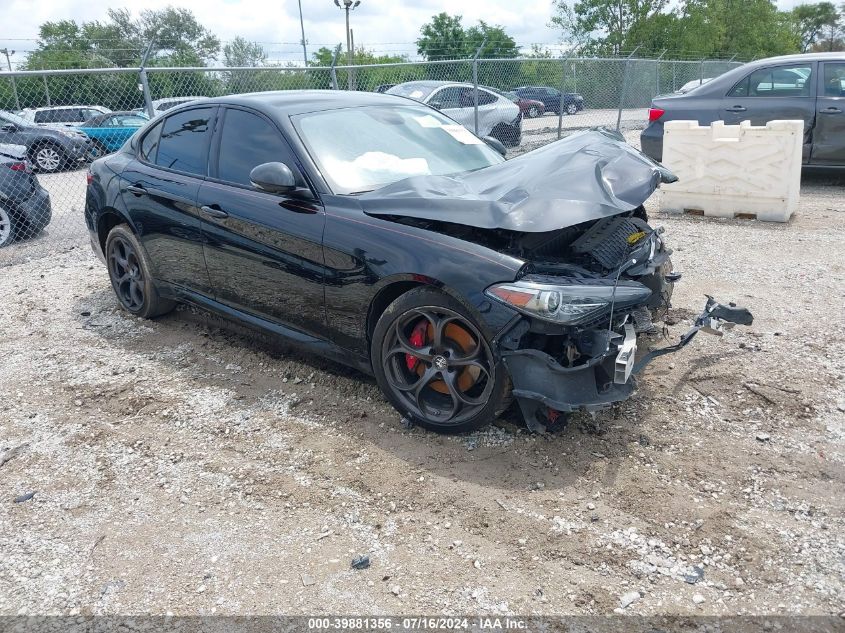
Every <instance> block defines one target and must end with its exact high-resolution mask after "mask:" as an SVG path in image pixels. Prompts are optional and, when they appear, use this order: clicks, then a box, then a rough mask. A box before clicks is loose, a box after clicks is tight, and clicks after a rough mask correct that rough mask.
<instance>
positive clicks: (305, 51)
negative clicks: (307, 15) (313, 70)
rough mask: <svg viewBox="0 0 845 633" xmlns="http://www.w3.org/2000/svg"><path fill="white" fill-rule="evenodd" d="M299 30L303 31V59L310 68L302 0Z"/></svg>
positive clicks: (300, 1)
mask: <svg viewBox="0 0 845 633" xmlns="http://www.w3.org/2000/svg"><path fill="white" fill-rule="evenodd" d="M299 28H300V29H301V30H302V59H303V61H304V62H305V67H306V68H307V67H308V49H307V48H306V43H305V22H303V21H302V0H299Z"/></svg>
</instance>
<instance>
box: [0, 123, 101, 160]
mask: <svg viewBox="0 0 845 633" xmlns="http://www.w3.org/2000/svg"><path fill="white" fill-rule="evenodd" d="M0 143H10V144H13V145H23V146H25V147H26V150H27V156H28V157H29V161H30V163H32V165H33V167H35V168H36V169H37V170H38V171H43V172H55V171H59V170H61V169H63V168H65V167H73V166H74V165H76V164H77V163H79V162H81V161H84V160H85V158H86V157H87V156H88V152H89V151H90V147H91V144H90V141H89V140H88V137H87V136H85V134H83V133H82V132H78V131H77V130H72V129H56V128H50V127H41V126H38V125H35V124H34V123H29V122H28V121H26V120H25V119H23V118H21V117H19V116H18V115H16V114H12V113H11V112H5V111H2V110H0Z"/></svg>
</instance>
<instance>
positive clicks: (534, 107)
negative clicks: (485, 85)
mask: <svg viewBox="0 0 845 633" xmlns="http://www.w3.org/2000/svg"><path fill="white" fill-rule="evenodd" d="M490 90H494V91H495V92H498V93H499V94H501V95H503V96H505V97H507V98H508V99H510V100H511V101H513V102H514V103H515V104H516V105H517V107H518V108H519V111H520V112H521V113H522V116H523V117H525V118H526V119H536V118H537V117H540V116H543V115H544V114H545V113H546V104H545V103H543V102H542V101H536V100H535V99H523V98H522V97H520V96H519V95H518V94H516V93H515V92H502V91H500V90H496V89H495V88H490Z"/></svg>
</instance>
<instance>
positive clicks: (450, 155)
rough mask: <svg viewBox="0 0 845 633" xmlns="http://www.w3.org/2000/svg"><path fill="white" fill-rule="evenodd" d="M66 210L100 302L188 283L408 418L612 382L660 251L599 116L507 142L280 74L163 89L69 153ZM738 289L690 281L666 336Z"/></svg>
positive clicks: (662, 283)
mask: <svg viewBox="0 0 845 633" xmlns="http://www.w3.org/2000/svg"><path fill="white" fill-rule="evenodd" d="M90 170H91V173H90V175H89V185H88V190H87V198H86V206H85V220H86V223H87V225H88V229H89V231H90V238H91V244H92V247H93V249H94V251H95V252H96V253H97V254H98V255H99V256H100V257H101V258H102V259H103V261H104V262H105V263H106V265H107V268H108V272H109V276H110V278H111V283H112V287H113V289H114V291H115V293H116V295H117V298H118V300H119V302H120V304H121V305H122V306H123V308H125V309H126V310H127V311H129V312H130V313H132V314H135V315H138V316H141V317H154V316H157V315H160V314H164V313H165V312H168V311H169V310H172V309H173V307H174V305H175V302H177V301H185V302H191V303H194V304H196V305H199V306H203V307H205V308H207V309H210V310H214V311H217V312H220V313H222V314H224V315H228V316H231V317H234V318H236V319H239V320H241V321H243V322H245V323H247V324H251V325H252V326H255V327H257V328H261V329H264V330H267V331H269V332H273V333H276V334H279V335H282V336H284V337H286V338H287V339H288V340H289V341H291V342H293V343H297V344H299V345H302V346H304V347H306V348H309V349H310V350H313V351H314V352H317V353H320V354H323V355H325V356H328V357H330V358H333V359H335V360H337V361H339V362H342V363H346V364H349V365H352V366H354V367H357V368H359V369H360V370H362V371H365V372H370V373H373V374H374V375H375V377H376V380H377V381H378V384H379V386H380V387H381V389H382V390H383V391H384V393H385V395H386V396H387V398H388V399H389V400H390V402H391V403H392V404H393V405H394V406H395V407H396V408H397V409H398V410H399V411H400V412H401V413H402V414H403V415H405V416H408V417H409V418H410V419H411V420H412V421H414V422H416V423H419V424H422V425H424V426H426V427H429V428H433V429H439V430H452V431H455V430H461V429H467V428H473V427H476V426H479V425H481V424H483V423H485V422H488V421H489V420H491V419H493V418H494V417H495V416H496V415H498V414H499V413H501V412H502V411H503V410H504V409H505V408H506V407H507V406H508V404H509V403H510V401H511V398H516V399H517V400H518V402H519V405H520V407H521V409H522V411H523V414H524V415H525V417H526V420H527V421H528V424H529V426H530V427H531V428H535V429H539V428H540V426H541V425H543V424H544V423H546V424H548V423H550V422H554V421H555V420H557V418H558V416H559V412H568V411H573V410H576V409H579V408H582V407H583V408H586V409H588V410H596V409H599V408H602V407H605V406H608V405H609V403H611V402H615V401H618V400H622V399H625V398H627V397H628V396H629V395H630V394H631V393H632V391H633V388H634V385H633V379H632V378H631V375H632V373H634V372H635V371H637V370H638V369H639V368H640V367H641V366H642V365H643V364H644V363H645V362H647V361H648V359H649V357H646V358H644V359H641V361H640V364H639V365H636V366H635V364H634V357H635V352H636V348H637V333H638V332H647V331H651V330H652V329H653V328H654V326H653V325H652V323H651V317H650V312H649V311H650V309H653V310H665V308H666V306H667V303H668V299H669V296H670V295H671V290H672V284H673V283H674V281H675V280H676V279H677V275H674V274H673V273H672V271H671V263H670V261H669V254H670V251H669V250H668V249H667V248H666V246H665V243H664V241H663V237H662V236H661V232H660V231H659V230H655V229H652V228H651V227H650V226H649V225H648V223H647V221H646V218H645V213H644V211H643V208H642V206H641V203H642V202H643V200H644V199H645V198H647V197H649V196H650V195H651V193H652V192H653V191H654V189H655V188H656V187H657V186H658V184H659V183H660V182H661V180H663V181H671V180H672V176H671V174H669V173H668V172H666V171H665V170H664V169H663V168H661V167H660V166H659V165H658V164H656V163H654V162H653V161H651V160H650V159H648V158H646V157H645V156H643V155H642V154H640V153H639V152H637V151H636V150H634V149H632V148H631V147H629V146H627V145H626V144H625V143H624V142H623V141H622V140H621V137H620V136H616V135H613V134H612V133H603V132H597V131H591V132H584V133H581V134H575V135H572V136H570V137H568V138H567V139H564V140H562V141H558V142H556V143H552V144H550V145H547V146H545V147H543V148H541V149H538V150H535V151H533V152H529V153H527V154H524V155H522V156H519V157H517V158H514V159H513V160H510V161H504V159H503V158H502V157H501V155H500V154H499V152H497V151H495V150H493V149H491V147H490V146H488V145H487V144H486V143H485V142H484V141H482V140H481V139H479V138H478V137H476V136H474V135H472V134H471V133H469V132H468V131H467V130H466V129H464V128H463V127H461V126H459V125H456V124H455V123H454V122H453V121H452V120H451V119H449V118H447V117H446V116H444V115H442V114H441V113H440V112H439V111H437V110H436V109H433V108H430V107H428V106H426V105H424V104H421V103H417V102H415V101H412V100H410V99H405V98H401V97H394V96H389V95H379V94H374V93H364V92H334V91H284V92H277V93H260V94H253V95H237V96H229V97H220V98H214V99H209V100H206V101H202V102H197V103H193V104H190V105H185V106H180V107H177V108H173V110H172V111H168V112H167V113H165V114H164V115H162V116H161V117H159V118H158V119H156V120H153V121H152V122H150V123H149V124H147V125H146V126H145V128H143V129H142V130H141V131H140V132H139V133H138V134H136V135H135V136H134V137H133V138H132V139H131V140H130V142H129V143H128V144H127V145H125V146H124V147H123V148H121V149H120V151H118V152H116V153H115V154H112V155H110V156H106V157H104V158H100V159H98V160H96V161H94V162H93V163H92V164H91V167H90ZM721 318H728V319H732V320H741V321H743V322H746V323H748V322H750V315H748V314H747V313H746V312H744V311H742V310H741V309H731V308H724V307H722V306H718V305H717V304H715V303H713V302H712V301H708V304H707V308H706V310H705V312H704V313H702V315H701V316H700V317H699V318H698V320H697V321H696V326H695V327H694V328H693V329H692V330H691V331H690V332H689V333H688V334H687V335H686V338H685V339H684V340H682V342H681V343H679V344H678V345H677V346H675V347H670V348H667V349H663V350H661V351H659V352H652V356H653V355H655V354H659V353H666V352H669V351H674V350H675V349H678V348H680V347H681V346H683V345H684V344H685V343H686V342H688V341H689V340H690V339H691V338H692V336H693V335H694V334H695V332H697V331H698V329H699V328H702V327H711V328H715V327H718V326H719V324H720V322H721V321H720V319H721Z"/></svg>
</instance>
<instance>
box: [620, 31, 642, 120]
mask: <svg viewBox="0 0 845 633" xmlns="http://www.w3.org/2000/svg"><path fill="white" fill-rule="evenodd" d="M638 50H640V46H637V47H636V48H635V49H634V50H632V51H631V54H630V55H628V57H626V58H625V68H624V70H623V71H622V94H620V95H619V112H618V113H617V114H616V131H617V132H618V131H619V130H620V128H621V127H622V109H623V108H624V107H625V97H626V96H627V92H628V67H629V63H630V61H631V57H633V56H634V53H636V52H637V51H638Z"/></svg>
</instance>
